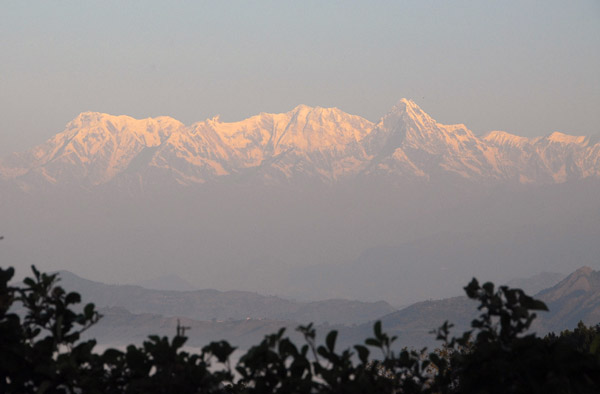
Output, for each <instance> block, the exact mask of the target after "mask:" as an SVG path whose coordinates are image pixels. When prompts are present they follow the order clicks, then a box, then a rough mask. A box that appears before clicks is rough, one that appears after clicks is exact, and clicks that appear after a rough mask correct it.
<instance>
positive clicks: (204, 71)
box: [0, 0, 600, 154]
mask: <svg viewBox="0 0 600 394" xmlns="http://www.w3.org/2000/svg"><path fill="white" fill-rule="evenodd" d="M0 53H1V54H2V55H1V59H0V121H1V123H0V154H5V153H6V152H9V151H14V150H24V149H26V148H29V147H31V146H32V145H34V144H37V143H41V142H43V141H44V140H46V139H47V138H49V137H51V136H52V135H54V134H55V133H57V132H59V131H62V130H63V128H64V125H65V124H66V123H67V122H68V121H69V120H71V119H72V118H74V117H75V116H76V115H77V114H78V113H80V112H82V111H88V110H91V111H99V112H107V113H111V114H128V115H131V116H134V117H148V116H158V115H169V116H172V117H174V118H177V119H179V120H181V121H182V122H184V123H186V124H189V123H192V122H195V121H199V120H203V119H205V118H207V117H212V116H214V115H216V114H221V116H222V119H223V120H226V121H230V120H239V119H242V118H244V117H247V116H249V115H253V114H256V113H259V112H261V111H262V112H285V111H288V110H290V109H291V108H293V107H295V106H296V105H298V104H300V103H303V104H307V105H311V106H336V107H339V108H341V109H342V110H344V111H347V112H350V113H353V114H358V115H362V116H364V117H366V118H368V119H370V120H377V119H378V118H379V117H380V116H382V115H383V114H384V113H385V112H386V111H387V110H388V109H389V108H390V107H391V106H392V105H394V104H395V102H396V101H397V100H398V99H400V98H401V97H408V98H412V99H413V100H415V101H416V102H417V103H418V104H419V105H420V106H421V107H422V108H423V109H424V110H425V111H426V112H428V113H430V114H431V115H432V116H433V117H434V118H436V119H437V120H439V121H441V122H444V123H455V122H462V123H466V124H467V126H468V127H469V128H471V129H473V130H474V131H475V132H476V133H483V132H486V131H489V130H493V129H503V130H507V131H510V132H514V133H516V134H521V135H527V136H535V135H544V134H548V133H550V132H552V131H554V130H560V131H564V132H568V133H573V134H596V133H599V132H600V130H599V126H598V125H599V124H600V1H598V0H587V1H583V0H581V1H580V0H573V1H568V2H567V1H554V0H552V1H523V0H519V1H507V0H504V1H495V2H490V1H485V2H484V1H474V0H473V1H462V0H453V1H421V0H420V1H416V0H415V1H363V2H353V1H322V0H320V1H295V2H292V1H281V0H278V1H272V2H268V1H261V2H256V1H214V2H200V1H195V2H192V1H189V2H183V1H182V2H174V1H168V2H167V1H148V0H144V1H113V2H111V1H97V2H92V1H86V2H81V1H60V2H51V1H27V2H24V1H3V2H2V3H1V4H0Z"/></svg>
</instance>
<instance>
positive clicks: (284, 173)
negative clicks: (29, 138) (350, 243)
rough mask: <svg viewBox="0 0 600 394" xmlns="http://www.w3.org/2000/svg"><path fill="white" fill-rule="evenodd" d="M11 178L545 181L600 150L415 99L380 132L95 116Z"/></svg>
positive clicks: (377, 128) (328, 122) (351, 118)
mask: <svg viewBox="0 0 600 394" xmlns="http://www.w3.org/2000/svg"><path fill="white" fill-rule="evenodd" d="M0 175H1V177H2V178H3V180H4V181H9V182H16V183H17V184H18V185H19V186H20V187H21V188H22V189H24V190H28V189H32V188H34V189H35V188H43V187H45V186H48V185H62V184H75V185H80V186H82V187H84V188H90V187H94V186H97V185H102V184H107V183H110V182H131V181H133V182H136V183H140V184H144V183H152V182H159V183H160V182H162V181H163V180H169V181H174V182H176V183H177V184H180V185H192V184H202V183H207V182H211V181H215V180H217V179H219V180H226V179H227V178H228V177H230V178H231V177H233V178H234V179H239V178H240V177H242V178H243V177H256V178H257V179H260V180H261V181H263V182H266V183H278V182H293V181H295V180H296V179H309V180H317V181H319V182H323V183H331V182H339V181H341V180H344V179H349V178H354V177H360V176H372V175H385V176H392V177H397V178H399V179H422V180H425V181H432V180H435V179H439V178H443V177H448V176H455V177H456V176H458V177H459V178H464V179H468V180H475V181H513V182H520V183H540V184H545V183H562V182H565V181H567V180H572V179H581V178H587V177H598V176H600V142H598V141H596V140H594V139H591V138H589V137H580V136H570V135H566V134H562V133H558V132H555V133H553V134H551V135H549V136H547V137H538V138H532V139H530V138H525V137H519V136H516V135H512V134H509V133H506V132H502V131H493V132H491V133H489V134H487V135H485V136H483V137H478V136H476V135H474V134H473V133H472V132H471V131H470V130H469V129H468V128H467V127H466V126H465V125H463V124H458V125H443V124H440V123H438V122H436V121H435V120H434V119H433V118H432V117H431V116H429V115H428V114H427V113H425V112H424V111H423V110H422V109H421V108H419V106H418V105H417V104H415V103H414V102H413V101H411V100H407V99H402V100H400V101H399V102H398V104H397V105H396V106H394V107H393V108H392V109H391V111H390V112H389V113H388V114H386V115H385V116H384V117H383V118H382V119H381V120H380V121H379V122H378V123H376V124H374V123H372V122H370V121H368V120H366V119H363V118H361V117H360V116H356V115H350V114H347V113H345V112H343V111H341V110H339V109H337V108H320V107H315V108H312V107H308V106H305V105H300V106H298V107H296V108H294V109H293V110H291V111H289V112H287V113H282V114H267V113H261V114H259V115H256V116H253V117H250V118H248V119H245V120H242V121H239V122H231V123H227V122H222V121H221V120H220V119H219V118H218V117H215V118H213V119H208V120H205V121H203V122H198V123H194V124H192V125H191V126H185V125H183V124H182V123H181V122H179V121H177V120H175V119H172V118H169V117H158V118H153V119H152V118H150V119H142V120H137V119H133V118H131V117H129V116H113V115H108V114H101V113H95V112H85V113H82V114H80V115H79V116H78V117H77V118H75V119H74V120H73V121H71V122H70V123H69V124H67V127H66V129H65V130H64V131H63V132H61V133H59V134H57V135H56V136H55V137H53V138H51V139H50V140H48V141H47V142H46V143H44V144H42V145H39V146H37V147H35V148H33V149H32V150H30V151H27V152H24V153H15V154H13V155H11V156H9V157H7V158H5V159H4V160H2V161H0Z"/></svg>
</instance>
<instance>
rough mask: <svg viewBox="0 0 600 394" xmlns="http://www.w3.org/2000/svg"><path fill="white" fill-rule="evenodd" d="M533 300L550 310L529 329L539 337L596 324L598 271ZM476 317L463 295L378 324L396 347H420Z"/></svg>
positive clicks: (354, 332) (355, 333) (359, 333)
mask: <svg viewBox="0 0 600 394" xmlns="http://www.w3.org/2000/svg"><path fill="white" fill-rule="evenodd" d="M558 275H560V274H557V275H552V274H550V275H546V274H543V275H541V277H543V278H544V280H551V279H555V278H557V276H558ZM539 277H540V276H535V277H533V278H539ZM530 280H531V278H527V279H520V280H515V281H513V284H509V286H511V287H516V288H518V287H519V286H518V285H516V284H518V283H522V284H528V283H530ZM534 282H535V283H538V282H537V281H535V280H534ZM526 292H527V291H526ZM528 294H533V293H528ZM535 298H538V299H541V300H543V301H544V302H546V304H547V306H548V308H549V312H537V315H538V317H537V319H536V320H535V322H534V325H533V326H532V329H533V330H534V331H536V332H538V333H540V334H546V333H548V332H551V331H554V332H558V331H561V330H565V329H572V328H574V327H575V326H576V325H577V323H578V322H579V321H580V320H581V321H583V322H584V323H586V324H588V325H595V324H599V323H600V272H598V271H593V270H592V269H591V268H589V267H583V268H580V269H578V270H577V271H575V272H573V273H572V274H570V275H569V276H567V277H566V278H565V279H563V280H562V281H560V282H559V283H557V284H556V285H554V286H552V287H550V288H548V289H545V290H542V291H541V292H539V293H537V294H536V295H535ZM478 314H479V312H478V311H477V303H476V302H475V301H473V300H470V299H469V298H467V297H466V296H463V297H454V298H447V299H442V300H434V301H423V302H417V303H415V304H412V305H410V306H408V307H406V308H403V309H401V310H399V311H396V312H393V313H391V314H389V315H386V316H383V317H382V318H381V321H382V325H383V328H384V330H386V331H387V332H390V333H392V334H393V335H397V336H398V345H399V346H415V347H420V346H432V345H435V344H436V341H435V335H434V334H431V331H432V330H433V329H435V328H438V327H439V326H440V325H442V324H443V323H444V322H445V321H448V322H450V323H452V324H454V325H455V327H454V328H453V329H452V330H453V332H454V333H455V334H460V333H462V332H463V331H465V330H467V329H469V327H470V323H471V321H472V320H473V319H474V318H475V317H476V316H477V315H478ZM372 325H373V322H369V323H365V324H362V325H361V326H359V327H356V328H354V329H351V330H348V337H349V338H351V339H352V340H354V341H356V340H360V339H361V338H365V337H366V336H367V335H370V333H371V332H372Z"/></svg>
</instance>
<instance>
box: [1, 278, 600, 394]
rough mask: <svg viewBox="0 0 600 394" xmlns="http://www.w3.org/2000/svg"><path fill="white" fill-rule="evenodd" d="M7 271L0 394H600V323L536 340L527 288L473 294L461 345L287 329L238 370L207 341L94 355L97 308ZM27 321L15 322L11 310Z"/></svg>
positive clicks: (222, 345)
mask: <svg viewBox="0 0 600 394" xmlns="http://www.w3.org/2000/svg"><path fill="white" fill-rule="evenodd" d="M13 275H14V270H13V269H12V268H8V269H2V268H0V392H2V393H598V392H600V325H597V326H595V327H587V326H585V325H584V324H582V323H580V324H579V325H578V326H577V327H576V328H575V329H574V330H573V331H564V332H562V333H560V334H550V335H547V336H546V337H544V338H541V337H538V336H536V335H535V334H532V333H529V332H528V329H529V327H530V325H531V323H532V321H533V319H534V318H535V316H536V315H535V313H534V311H536V310H546V309H547V308H546V305H545V304H544V303H543V302H541V301H538V300H535V299H533V298H531V297H530V296H528V295H526V294H525V293H524V292H523V291H522V290H519V289H510V288H508V287H505V286H502V287H499V288H496V287H495V286H494V285H493V284H492V283H489V282H488V283H485V284H483V285H480V284H479V283H478V282H477V280H475V279H473V280H472V281H471V282H470V283H469V285H468V286H466V287H465V291H466V293H467V296H468V297H470V298H472V299H475V300H477V301H478V302H479V310H480V311H481V314H480V315H479V317H478V318H476V319H475V320H473V322H472V323H471V329H470V330H469V331H467V332H465V333H462V334H460V335H458V336H454V335H451V334H450V330H451V327H452V325H451V324H449V323H445V324H444V325H442V327H440V328H438V329H437V330H435V331H434V332H435V334H436V335H437V338H438V340H439V341H440V346H439V347H438V348H437V349H435V350H433V351H428V350H426V349H423V350H414V349H403V350H401V351H399V352H396V351H394V350H392V343H393V342H394V340H395V338H394V337H390V336H388V335H387V334H386V333H385V332H383V331H382V328H381V324H380V323H376V324H375V325H374V330H373V336H372V337H371V338H368V339H366V340H365V342H364V344H358V345H355V346H354V347H352V348H350V349H345V350H337V349H336V338H337V332H336V331H331V332H330V333H329V334H327V335H326V337H325V340H324V342H323V343H322V344H321V343H320V342H318V341H317V338H316V335H315V330H314V328H313V326H312V325H310V324H309V325H308V326H301V327H299V328H298V330H299V331H300V332H301V333H302V334H303V336H304V339H305V341H304V343H303V344H302V345H297V344H295V343H293V342H292V341H291V340H290V339H289V338H287V337H286V336H285V331H284V330H283V329H282V330H280V331H279V332H277V333H275V334H272V335H269V336H267V337H265V338H264V340H263V341H262V342H261V343H259V344H257V345H256V346H254V347H252V348H250V349H249V350H248V351H247V352H246V353H245V354H244V355H243V356H242V357H241V358H240V359H239V361H238V362H237V364H236V365H232V363H231V362H230V357H231V355H232V353H233V351H234V350H235V348H234V347H232V346H231V345H230V344H229V343H227V342H225V341H221V342H212V343H210V344H208V345H206V346H205V347H204V348H202V350H201V351H200V352H199V353H189V352H187V351H184V350H183V349H182V347H183V345H184V344H185V342H186V338H185V336H184V335H185V332H184V330H183V328H181V327H180V328H178V330H177V333H176V335H175V336H174V337H173V338H167V337H162V338H161V337H158V336H150V337H149V338H148V340H147V341H145V342H144V343H143V345H142V346H136V345H129V346H128V347H127V348H126V350H124V351H121V350H116V349H108V350H105V351H104V352H102V353H98V352H94V347H95V345H96V341H95V340H85V341H84V340H81V339H80V335H81V333H82V332H83V331H85V330H86V329H87V328H89V327H90V326H92V325H93V324H95V323H96V322H97V321H98V320H99V319H100V318H101V316H100V315H99V313H98V312H97V311H96V310H95V307H94V305H93V304H87V305H86V306H85V307H84V308H82V309H80V310H81V311H80V312H76V311H75V309H74V308H75V305H76V304H78V303H80V302H81V297H80V296H79V294H77V293H74V292H67V291H65V289H63V288H61V287H60V286H58V285H57V281H58V279H59V278H58V277H57V275H56V274H52V275H50V274H45V273H40V272H39V271H37V270H36V269H35V267H34V268H33V277H30V278H26V279H25V280H24V281H23V283H22V284H21V285H16V286H14V285H10V284H9V281H10V280H11V278H12V277H13ZM16 306H19V308H23V309H24V311H23V312H20V313H18V314H17V313H15V311H14V310H15V307H16Z"/></svg>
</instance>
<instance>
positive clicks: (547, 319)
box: [536, 267, 600, 331]
mask: <svg viewBox="0 0 600 394" xmlns="http://www.w3.org/2000/svg"><path fill="white" fill-rule="evenodd" d="M536 297H538V298H540V299H541V300H543V301H544V302H545V303H546V305H548V308H549V309H550V312H549V313H544V314H541V316H540V320H539V322H538V325H536V327H541V329H542V330H545V331H560V330H564V329H566V328H573V327H575V326H576V325H577V323H578V322H579V321H580V320H581V321H583V322H584V323H586V324H588V325H590V324H592V325H595V324H598V323H600V271H594V270H592V269H591V268H590V267H583V268H580V269H578V270H577V271H575V272H573V273H572V274H571V275H569V276H568V277H566V278H565V279H563V280H562V281H560V282H559V283H558V284H556V285H555V286H553V287H551V288H549V289H546V290H543V291H541V292H539V293H538V294H537V295H536Z"/></svg>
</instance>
